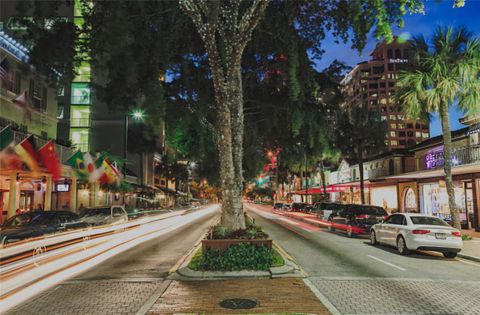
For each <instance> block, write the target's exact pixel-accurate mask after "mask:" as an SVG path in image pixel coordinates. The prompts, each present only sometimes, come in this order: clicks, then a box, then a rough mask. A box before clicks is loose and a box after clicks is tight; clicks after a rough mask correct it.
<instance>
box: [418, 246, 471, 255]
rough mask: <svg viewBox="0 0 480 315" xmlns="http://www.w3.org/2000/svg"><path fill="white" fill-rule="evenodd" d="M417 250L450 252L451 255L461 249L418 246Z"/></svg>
mask: <svg viewBox="0 0 480 315" xmlns="http://www.w3.org/2000/svg"><path fill="white" fill-rule="evenodd" d="M417 250H429V251H432V252H442V253H443V252H451V253H458V252H460V251H461V250H462V249H461V248H448V247H436V246H420V247H418V248H417Z"/></svg>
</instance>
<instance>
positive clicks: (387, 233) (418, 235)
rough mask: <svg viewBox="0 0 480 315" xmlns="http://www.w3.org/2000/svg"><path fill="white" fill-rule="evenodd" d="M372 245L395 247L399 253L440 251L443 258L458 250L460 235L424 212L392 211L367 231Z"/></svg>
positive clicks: (454, 255) (460, 247) (455, 254)
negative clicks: (394, 212)
mask: <svg viewBox="0 0 480 315" xmlns="http://www.w3.org/2000/svg"><path fill="white" fill-rule="evenodd" d="M370 243H371V244H372V245H376V244H378V243H380V244H386V245H392V246H395V247H396V248H397V250H398V252H399V253H400V254H401V255H408V254H409V253H410V251H412V250H430V251H436V252H441V253H442V254H443V256H445V257H447V258H455V257H456V256H457V253H458V252H460V251H461V250H462V247H463V241H462V234H461V233H460V231H459V230H457V229H455V228H453V227H451V226H450V225H448V223H447V222H445V221H444V220H442V219H440V218H437V217H434V216H430V215H425V214H418V213H396V214H392V215H391V216H389V217H388V218H387V219H386V220H385V221H384V222H382V223H378V224H375V225H374V226H372V228H371V230H370Z"/></svg>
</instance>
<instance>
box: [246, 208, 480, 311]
mask: <svg viewBox="0 0 480 315" xmlns="http://www.w3.org/2000/svg"><path fill="white" fill-rule="evenodd" d="M246 208H247V211H248V213H249V214H250V215H251V216H252V217H253V218H255V220H256V222H257V223H258V224H260V225H261V226H263V227H264V228H265V230H266V231H267V233H269V234H270V235H271V237H272V238H273V239H274V240H275V241H276V242H277V243H278V244H279V245H280V246H282V247H283V248H284V249H285V250H286V251H287V252H288V253H289V254H290V255H291V256H293V258H294V259H295V260H296V262H297V263H298V264H299V265H300V267H301V268H302V269H303V270H304V272H305V274H306V275H307V279H308V281H309V282H310V283H311V284H313V285H314V286H315V288H317V289H318V290H319V292H320V293H321V295H323V296H324V297H325V298H326V299H327V300H328V301H329V302H330V303H331V304H333V306H334V307H335V308H336V309H337V310H338V311H339V313H340V314H478V313H479V312H480V300H479V299H478V297H479V296H480V264H478V263H475V262H471V261H467V260H463V259H460V258H456V259H445V258H443V257H442V256H441V255H440V254H436V253H430V252H429V253H415V254H412V255H410V256H401V255H399V254H398V253H397V251H396V249H394V248H390V247H387V246H377V247H374V246H371V245H369V241H368V238H361V237H358V238H348V237H346V236H344V235H342V234H335V233H331V232H328V231H327V230H326V229H321V228H318V227H314V226H310V225H308V224H306V223H303V222H300V221H296V220H295V219H292V218H287V217H284V216H282V215H279V214H275V213H273V212H271V210H270V209H271V207H269V206H260V205H251V204H248V205H247V206H246ZM322 302H323V301H322ZM324 304H325V302H324ZM330 311H331V310H330Z"/></svg>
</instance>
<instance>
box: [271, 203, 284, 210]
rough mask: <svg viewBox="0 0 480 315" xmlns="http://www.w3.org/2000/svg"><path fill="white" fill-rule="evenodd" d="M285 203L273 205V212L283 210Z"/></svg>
mask: <svg viewBox="0 0 480 315" xmlns="http://www.w3.org/2000/svg"><path fill="white" fill-rule="evenodd" d="M282 207H283V203H282V202H276V203H274V204H273V210H282Z"/></svg>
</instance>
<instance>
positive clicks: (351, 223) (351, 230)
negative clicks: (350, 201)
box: [328, 205, 388, 237]
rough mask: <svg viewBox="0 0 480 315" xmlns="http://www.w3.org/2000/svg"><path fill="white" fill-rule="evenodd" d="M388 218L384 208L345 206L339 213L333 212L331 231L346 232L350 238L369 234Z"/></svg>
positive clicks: (330, 219)
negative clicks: (374, 227) (373, 227)
mask: <svg viewBox="0 0 480 315" xmlns="http://www.w3.org/2000/svg"><path fill="white" fill-rule="evenodd" d="M387 216H388V213H387V212H386V211H385V209H383V208H382V207H377V206H371V205H345V206H344V208H343V209H342V210H340V211H338V212H333V213H332V214H331V215H330V217H329V218H328V221H330V222H331V223H332V224H331V225H329V226H328V229H329V230H330V231H335V230H336V229H338V230H341V231H344V232H346V233H347V235H348V236H349V237H352V236H354V235H357V234H364V233H368V232H369V230H370V228H371V227H372V225H374V224H376V223H378V222H380V221H381V220H383V219H384V218H386V217H387Z"/></svg>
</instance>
